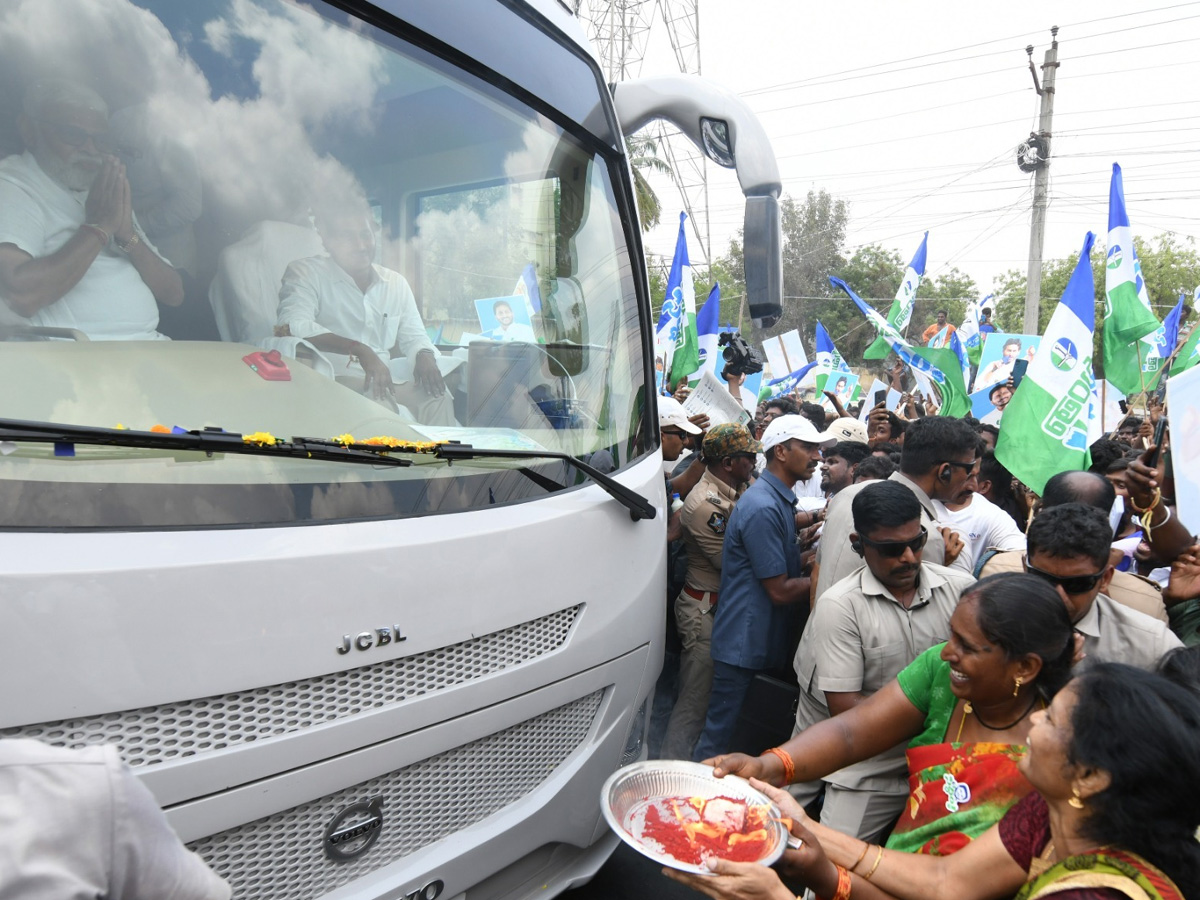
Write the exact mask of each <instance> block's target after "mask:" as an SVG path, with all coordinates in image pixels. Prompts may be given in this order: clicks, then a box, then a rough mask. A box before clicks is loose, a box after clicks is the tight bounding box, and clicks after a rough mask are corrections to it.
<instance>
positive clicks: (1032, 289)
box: [1017, 25, 1058, 334]
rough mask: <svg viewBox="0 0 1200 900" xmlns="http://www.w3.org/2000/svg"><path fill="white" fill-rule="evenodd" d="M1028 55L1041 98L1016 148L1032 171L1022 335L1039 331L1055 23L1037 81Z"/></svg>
mask: <svg viewBox="0 0 1200 900" xmlns="http://www.w3.org/2000/svg"><path fill="white" fill-rule="evenodd" d="M1025 52H1026V53H1027V54H1029V73H1030V74H1031V75H1032V76H1033V87H1034V89H1035V90H1036V91H1037V92H1038V95H1039V96H1040V97H1041V98H1042V109H1041V115H1040V116H1039V118H1038V130H1037V132H1035V133H1034V134H1031V135H1030V136H1029V140H1028V141H1026V142H1025V143H1024V144H1022V145H1021V146H1020V147H1019V148H1018V149H1017V165H1018V166H1020V167H1021V170H1022V171H1033V173H1034V175H1033V220H1032V223H1031V226H1030V230H1029V275H1028V277H1027V278H1026V280H1025V284H1026V287H1025V334H1037V333H1038V306H1039V304H1040V302H1041V299H1042V247H1043V245H1044V244H1045V242H1046V204H1047V201H1046V193H1047V188H1048V186H1049V181H1050V173H1049V171H1048V170H1049V166H1050V125H1051V121H1052V120H1053V118H1054V76H1055V73H1056V72H1057V71H1058V26H1057V25H1055V26H1054V27H1053V28H1051V29H1050V49H1049V50H1047V51H1046V57H1045V59H1044V60H1043V62H1042V80H1041V84H1039V83H1038V75H1037V69H1036V68H1035V67H1034V65H1033V44H1030V45H1029V46H1028V47H1026V48H1025Z"/></svg>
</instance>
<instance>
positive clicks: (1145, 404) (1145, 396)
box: [1133, 338, 1150, 412]
mask: <svg viewBox="0 0 1200 900" xmlns="http://www.w3.org/2000/svg"><path fill="white" fill-rule="evenodd" d="M1133 349H1134V352H1136V353H1137V361H1138V378H1140V379H1141V381H1142V409H1144V410H1145V411H1146V412H1149V411H1150V392H1149V391H1148V390H1146V372H1145V370H1143V369H1142V339H1141V338H1138V339H1137V340H1136V341H1135V342H1134V345H1133Z"/></svg>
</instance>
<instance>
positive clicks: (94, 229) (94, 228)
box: [79, 222, 112, 247]
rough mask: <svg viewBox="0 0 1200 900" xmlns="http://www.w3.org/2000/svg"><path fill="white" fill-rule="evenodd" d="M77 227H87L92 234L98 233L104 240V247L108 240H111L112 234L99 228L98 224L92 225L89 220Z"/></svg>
mask: <svg viewBox="0 0 1200 900" xmlns="http://www.w3.org/2000/svg"><path fill="white" fill-rule="evenodd" d="M79 227H80V228H87V229H90V230H91V232H92V233H93V234H98V235H100V237H101V238H102V239H103V241H104V246H105V247H107V246H108V244H109V241H111V240H112V235H111V234H109V233H108V232H107V231H105V230H104V229H103V228H101V227H100V226H99V225H93V224H92V223H91V222H84V223H83V224H82V225H80V226H79Z"/></svg>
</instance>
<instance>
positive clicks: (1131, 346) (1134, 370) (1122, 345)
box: [1103, 328, 1163, 396]
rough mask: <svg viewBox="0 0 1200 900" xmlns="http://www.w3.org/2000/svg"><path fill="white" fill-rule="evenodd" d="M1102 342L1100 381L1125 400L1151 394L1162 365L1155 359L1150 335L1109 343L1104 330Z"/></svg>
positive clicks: (1159, 358)
mask: <svg viewBox="0 0 1200 900" xmlns="http://www.w3.org/2000/svg"><path fill="white" fill-rule="evenodd" d="M1103 341H1104V377H1105V378H1107V379H1108V383H1109V384H1111V385H1113V386H1115V387H1116V388H1117V389H1118V390H1120V391H1121V393H1122V394H1125V395H1126V396H1129V395H1131V394H1137V393H1141V391H1143V390H1147V391H1152V390H1154V388H1155V387H1156V386H1157V385H1158V376H1159V374H1160V369H1161V367H1162V362H1163V361H1162V359H1161V357H1159V356H1158V347H1157V345H1156V344H1155V342H1154V333H1153V332H1152V333H1150V334H1148V335H1146V336H1145V337H1141V338H1138V339H1136V340H1133V341H1126V342H1122V341H1115V340H1113V339H1111V338H1110V337H1109V333H1108V329H1107V328H1106V329H1105V330H1104V337H1103ZM1139 354H1140V355H1139ZM1143 385H1145V387H1144V388H1143Z"/></svg>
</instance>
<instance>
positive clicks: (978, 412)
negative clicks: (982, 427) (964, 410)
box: [970, 379, 1013, 425]
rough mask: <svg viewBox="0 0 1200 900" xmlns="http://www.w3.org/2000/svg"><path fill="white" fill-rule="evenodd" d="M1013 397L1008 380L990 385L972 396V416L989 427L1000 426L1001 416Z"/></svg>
mask: <svg viewBox="0 0 1200 900" xmlns="http://www.w3.org/2000/svg"><path fill="white" fill-rule="evenodd" d="M1012 395H1013V392H1012V389H1011V388H1010V387H1009V386H1008V381H1007V379H1005V380H1004V381H997V382H996V383H995V384H990V385H988V386H987V387H985V388H982V389H980V390H978V391H976V392H975V393H973V394H971V395H970V396H971V415H973V416H974V417H975V418H977V419H978V420H979V421H980V422H985V423H987V424H988V425H999V424H1000V416H1001V415H1002V414H1003V412H1004V407H1006V406H1008V401H1009V400H1011V399H1012Z"/></svg>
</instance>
